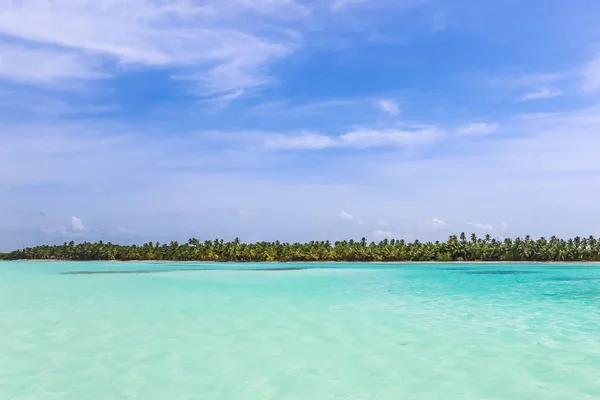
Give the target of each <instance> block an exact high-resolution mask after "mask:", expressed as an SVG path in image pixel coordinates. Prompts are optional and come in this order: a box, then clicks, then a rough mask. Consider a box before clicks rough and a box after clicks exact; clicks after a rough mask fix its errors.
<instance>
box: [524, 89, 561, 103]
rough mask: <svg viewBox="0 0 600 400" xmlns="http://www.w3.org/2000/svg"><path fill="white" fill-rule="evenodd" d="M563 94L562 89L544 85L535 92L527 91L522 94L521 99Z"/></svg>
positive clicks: (548, 97)
mask: <svg viewBox="0 0 600 400" xmlns="http://www.w3.org/2000/svg"><path fill="white" fill-rule="evenodd" d="M562 94H563V92H562V90H560V89H553V88H549V87H546V86H543V87H541V88H539V89H538V90H535V91H533V92H528V93H525V94H524V95H523V96H521V101H527V100H539V99H551V98H553V97H558V96H561V95H562Z"/></svg>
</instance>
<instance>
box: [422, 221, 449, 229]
mask: <svg viewBox="0 0 600 400" xmlns="http://www.w3.org/2000/svg"><path fill="white" fill-rule="evenodd" d="M426 225H427V226H428V227H429V228H430V229H433V230H438V229H442V228H445V227H446V222H445V221H442V220H441V219H439V218H432V219H429V220H427V221H426Z"/></svg>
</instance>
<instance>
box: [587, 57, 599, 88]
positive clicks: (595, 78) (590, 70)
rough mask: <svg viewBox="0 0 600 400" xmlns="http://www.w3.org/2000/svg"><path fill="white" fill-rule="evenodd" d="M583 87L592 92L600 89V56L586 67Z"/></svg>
mask: <svg viewBox="0 0 600 400" xmlns="http://www.w3.org/2000/svg"><path fill="white" fill-rule="evenodd" d="M583 88H584V89H585V90H587V91H590V92H593V91H597V90H600V56H599V57H598V58H596V59H595V60H592V61H591V62H589V63H588V64H587V65H586V66H585V67H584V69H583Z"/></svg>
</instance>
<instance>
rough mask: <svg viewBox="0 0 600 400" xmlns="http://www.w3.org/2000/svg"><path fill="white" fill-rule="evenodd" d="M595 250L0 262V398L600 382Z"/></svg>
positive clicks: (320, 394) (435, 389)
mask: <svg viewBox="0 0 600 400" xmlns="http://www.w3.org/2000/svg"><path fill="white" fill-rule="evenodd" d="M598 398H600V267H597V266H595V265H590V264H584V265H576V264H568V265H559V264H551V265H543V264H535V265H533V264H532V265H529V264H468V265H466V264H462V265H461V264H419V265H416V264H212V263H185V264H182V263H117V262H88V263H76V262H70V263H69V262H0V399H32V400H33V399H35V400H38V399H48V400H51V399H81V400H85V399H89V400H105V399H211V400H212V399H215V400H216V399H222V400H246V399H247V400H269V399H274V400H301V399H302V400H305V399H311V400H325V399H328V400H329V399H331V400H333V399H340V400H359V399H360V400H365V399H373V400H388V399H389V400H398V399H423V400H425V399H446V400H450V399H461V400H466V399H473V400H475V399H477V400H480V399H511V400H519V399H527V400H532V399H557V400H558V399H560V400H563V399H581V400H586V399H598Z"/></svg>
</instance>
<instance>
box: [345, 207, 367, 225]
mask: <svg viewBox="0 0 600 400" xmlns="http://www.w3.org/2000/svg"><path fill="white" fill-rule="evenodd" d="M340 218H341V219H343V220H346V221H354V222H356V223H357V224H359V225H362V224H364V221H363V220H362V219H360V218H357V217H355V216H354V215H352V214H350V213H349V212H347V211H346V210H342V211H340Z"/></svg>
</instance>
